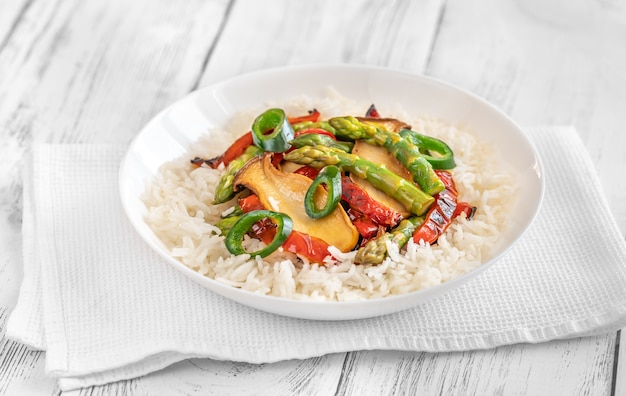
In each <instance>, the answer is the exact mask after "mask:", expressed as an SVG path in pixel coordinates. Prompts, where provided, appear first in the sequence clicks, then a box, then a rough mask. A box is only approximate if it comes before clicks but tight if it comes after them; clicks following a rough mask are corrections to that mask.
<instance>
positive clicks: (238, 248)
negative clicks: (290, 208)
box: [224, 210, 293, 257]
mask: <svg viewBox="0 0 626 396" xmlns="http://www.w3.org/2000/svg"><path fill="white" fill-rule="evenodd" d="M263 219H271V220H273V221H274V223H275V224H276V235H275V236H274V239H273V240H272V242H271V243H270V244H268V245H267V246H266V247H264V248H263V249H260V250H257V251H256V252H252V253H248V252H246V250H245V249H244V248H243V245H242V242H243V237H244V235H246V233H247V232H248V230H250V228H251V227H252V225H253V224H254V223H256V222H257V221H259V220H263ZM292 230H293V220H291V217H289V216H287V215H286V214H284V213H279V212H272V211H271V210H253V211H252V212H248V213H246V214H244V215H242V216H241V217H240V218H239V220H238V221H237V222H236V223H235V225H233V227H232V228H231V229H230V231H228V235H226V239H225V240H224V244H225V245H226V249H228V251H229V252H231V253H232V254H236V255H239V254H246V253H248V254H250V256H251V257H254V256H261V257H267V256H269V255H270V254H271V253H272V252H274V250H276V249H278V248H279V247H280V246H282V244H283V243H284V242H285V241H286V240H287V238H288V237H289V235H290V234H291V231H292Z"/></svg>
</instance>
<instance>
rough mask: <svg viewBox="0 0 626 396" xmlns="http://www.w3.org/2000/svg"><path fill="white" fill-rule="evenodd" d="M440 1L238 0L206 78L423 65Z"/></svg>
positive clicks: (417, 68)
mask: <svg viewBox="0 0 626 396" xmlns="http://www.w3.org/2000/svg"><path fill="white" fill-rule="evenodd" d="M442 4H443V1H442V0H427V1H419V2H413V1H407V0H393V1H350V0H339V1H337V0H316V1H306V2H293V1H289V0H276V1H271V2H258V1H254V0H238V1H236V2H235V4H234V6H233V9H232V12H231V14H230V17H229V19H228V22H227V24H226V26H225V27H224V32H223V34H222V35H221V37H220V41H219V43H218V44H217V46H216V48H215V52H214V53H213V55H212V58H211V60H210V62H209V63H208V65H207V69H206V72H205V73H204V76H203V78H202V80H201V83H200V86H206V85H208V84H210V83H213V82H216V81H220V80H223V79H226V78H229V77H233V76H235V75H238V74H241V73H246V72H251V71H255V70H260V69H264V68H269V67H279V66H285V65H297V64H315V63H362V64H369V65H377V66H386V67H390V68H393V69H399V70H406V71H413V72H420V71H421V70H422V69H423V68H424V65H425V64H426V61H427V59H428V55H429V53H430V46H431V44H432V38H433V36H434V33H435V31H436V26H437V21H438V19H439V12H440V10H441V7H442Z"/></svg>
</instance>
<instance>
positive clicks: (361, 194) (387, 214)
mask: <svg viewBox="0 0 626 396" xmlns="http://www.w3.org/2000/svg"><path fill="white" fill-rule="evenodd" d="M341 190H342V198H343V200H344V201H346V202H347V203H348V204H349V205H350V207H352V208H355V209H356V210H358V211H359V212H361V213H363V214H364V215H365V216H367V217H369V218H370V219H372V221H373V222H374V223H376V224H378V225H381V226H385V227H392V228H393V227H395V226H396V225H398V223H400V221H402V215H401V214H400V213H398V212H396V211H395V210H393V209H391V208H389V207H387V206H385V205H383V204H381V203H380V202H378V201H376V200H375V199H373V198H372V197H370V195H369V194H368V193H367V192H366V191H365V190H363V189H362V188H361V187H360V186H358V185H357V184H356V183H354V182H353V181H352V180H351V179H350V177H348V176H344V177H342V178H341Z"/></svg>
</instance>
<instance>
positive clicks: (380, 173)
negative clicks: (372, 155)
mask: <svg viewBox="0 0 626 396" xmlns="http://www.w3.org/2000/svg"><path fill="white" fill-rule="evenodd" d="M285 159H286V160H288V161H292V162H295V163H298V164H301V165H311V166H312V167H314V168H323V167H324V166H326V165H337V166H338V167H340V168H343V169H344V170H347V171H349V172H351V173H353V174H354V175H356V176H358V177H361V178H363V179H365V180H367V181H369V182H370V183H372V184H373V185H374V187H376V188H378V189H379V190H381V191H382V192H384V193H385V194H387V195H389V196H390V197H393V198H395V199H397V200H398V202H400V203H401V204H402V205H404V207H405V208H407V210H409V211H410V212H411V213H413V214H416V215H418V216H419V215H422V214H423V213H425V212H426V211H427V210H428V208H429V207H430V205H432V203H433V202H434V201H435V199H434V198H433V197H431V196H430V195H428V194H426V193H424V192H423V191H422V190H420V189H419V188H418V187H417V186H416V185H415V184H413V183H411V182H410V181H408V180H405V179H403V178H402V177H400V176H398V175H396V174H395V173H393V172H391V171H390V170H388V169H387V168H385V167H381V166H379V165H377V164H375V163H373V162H371V161H368V160H366V159H363V158H361V157H359V156H356V155H354V154H349V153H346V152H343V151H340V150H336V149H332V148H329V147H324V146H304V147H301V148H298V149H296V150H294V151H291V152H289V153H287V154H285Z"/></svg>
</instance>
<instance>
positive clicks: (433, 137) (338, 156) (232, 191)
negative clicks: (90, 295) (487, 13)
mask: <svg viewBox="0 0 626 396" xmlns="http://www.w3.org/2000/svg"><path fill="white" fill-rule="evenodd" d="M543 191H544V179H543V176H542V168H541V163H540V160H539V157H538V155H537V152H536V150H535V149H534V147H533V145H532V143H531V142H530V141H529V140H528V138H527V136H526V135H525V133H524V132H523V131H522V130H521V128H520V127H519V126H517V125H516V124H515V123H514V122H513V121H512V120H511V119H510V118H509V117H507V116H506V115H505V114H504V113H502V112H501V111H499V110H498V109H497V108H495V107H494V106H493V105H491V104H489V103H487V102H486V101H484V100H483V99H481V98H479V97H477V96H475V95H473V94H471V93H469V92H467V91H464V90H462V89H459V88H457V87H454V86H452V85H450V84H448V83H445V82H442V81H438V80H436V79H432V78H429V77H424V76H420V75H414V74H409V73H404V72H399V71H393V70H388V69H384V68H377V67H370V66H356V65H314V66H299V67H287V68H279V69H271V70H264V71H259V72H255V73H251V74H247V75H243V76H238V77H236V78H233V79H231V80H228V81H224V82H220V83H217V84H215V85H212V86H209V87H206V88H203V89H200V90H198V91H196V92H193V93H191V94H189V95H187V96H186V97H184V98H182V99H181V100H179V101H178V102H176V103H174V104H173V105H171V106H170V107H168V108H166V109H164V110H163V111H161V112H160V113H159V114H158V115H156V116H155V117H154V118H153V119H152V120H151V121H150V122H149V123H148V124H147V125H146V126H145V127H144V128H143V129H142V130H141V131H140V132H139V134H138V135H137V136H136V138H135V139H134V140H133V141H132V143H131V144H130V146H129V148H128V151H127V153H126V155H125V157H124V160H123V161H122V164H121V167H120V193H121V200H122V204H123V207H124V210H125V212H126V214H127V216H128V218H129V220H130V222H131V223H132V225H133V226H134V228H135V229H136V230H137V232H138V233H139V235H140V236H141V237H142V238H143V239H144V240H145V241H146V243H148V245H149V246H151V247H152V248H153V249H154V250H155V251H156V252H157V253H159V254H160V256H162V257H163V259H164V260H165V262H167V263H168V264H170V265H172V266H173V267H174V268H176V269H177V270H179V271H180V272H181V273H183V274H185V275H186V276H188V277H189V278H191V279H192V280H194V281H196V282H197V283H199V284H201V285H203V286H205V287H206V288H208V289H209V290H211V291H213V292H215V293H218V294H220V295H222V296H225V297H227V298H230V299H232V300H234V301H237V302H239V303H242V304H245V305H247V306H250V307H253V308H257V309H260V310H263V311H267V312H271V313H275V314H279V315H286V316H291V317H297V318H303V319H314V320H346V319H359V318H367V317H373V316H379V315H384V314H389V313H393V312H397V311H400V310H404V309H407V308H410V307H413V306H416V305H418V304H421V303H423V302H425V301H427V300H428V299H430V298H433V297H436V296H440V295H442V294H444V293H446V292H448V291H450V290H452V289H453V288H454V287H456V286H458V285H460V284H463V283H465V282H467V281H468V280H470V279H471V278H472V277H474V276H476V275H478V274H479V273H480V272H482V271H484V270H486V269H487V268H489V267H490V266H492V265H494V264H495V263H497V261H498V259H499V258H500V257H502V256H503V255H504V254H505V253H506V252H507V251H508V250H509V249H510V248H511V247H512V246H513V245H514V244H515V243H516V242H517V241H518V240H519V238H520V237H521V236H522V235H523V234H524V232H525V231H526V230H527V229H528V227H529V226H530V224H531V223H532V221H533V219H534V218H535V216H536V215H537V212H538V210H539V207H540V205H541V201H542V197H543ZM155 265H161V264H160V263H155Z"/></svg>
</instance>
